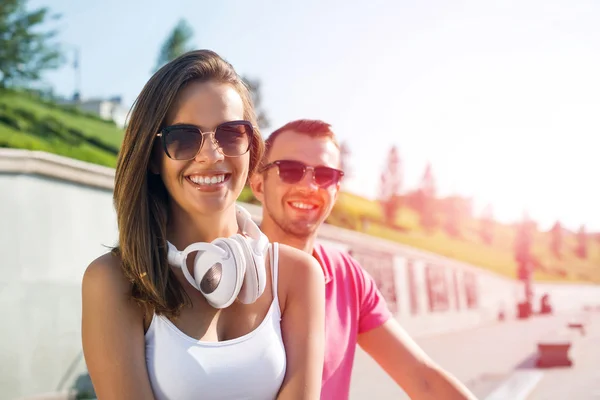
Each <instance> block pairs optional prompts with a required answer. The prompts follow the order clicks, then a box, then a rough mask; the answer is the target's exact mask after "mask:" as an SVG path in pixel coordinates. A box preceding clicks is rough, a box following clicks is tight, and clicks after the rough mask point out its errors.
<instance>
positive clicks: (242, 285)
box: [82, 50, 473, 400]
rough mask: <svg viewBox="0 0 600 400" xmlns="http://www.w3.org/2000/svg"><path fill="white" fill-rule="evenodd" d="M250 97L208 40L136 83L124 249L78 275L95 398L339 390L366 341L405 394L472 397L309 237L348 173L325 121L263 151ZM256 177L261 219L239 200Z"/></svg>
mask: <svg viewBox="0 0 600 400" xmlns="http://www.w3.org/2000/svg"><path fill="white" fill-rule="evenodd" d="M252 107H253V106H252V102H251V98H250V94H249V92H248V90H247V88H246V87H245V86H244V84H243V83H242V81H241V80H240V78H239V76H238V75H237V74H236V72H235V71H234V69H233V67H232V66H231V65H230V64H229V63H227V62H226V61H225V60H223V59H222V58H220V57H219V56H218V55H217V54H215V53H214V52H211V51H206V50H201V51H193V52H189V53H187V54H184V55H182V56H181V57H179V58H177V59H175V60H174V61H172V62H170V63H169V64H167V65H165V66H164V67H163V68H162V69H160V70H159V71H158V72H156V74H155V75H154V76H153V77H152V78H151V79H150V80H149V82H148V83H147V84H146V86H145V87H144V89H143V90H142V92H141V94H140V95H139V97H138V99H137V101H136V104H135V105H134V109H133V112H132V114H131V119H130V122H129V126H128V127H127V130H126V133H125V137H124V140H123V145H122V148H121V152H120V154H119V159H118V164H117V168H116V176H115V189H114V203H115V208H116V213H117V221H118V229H119V242H118V246H117V247H116V248H115V249H114V250H113V251H111V252H110V253H107V254H105V255H103V256H101V257H99V258H98V259H96V260H94V261H93V262H92V263H91V264H90V266H89V267H88V268H87V270H86V272H85V275H84V278H83V282H82V302H83V309H82V339H83V350H84V355H85V360H86V364H87V367H88V370H89V374H90V377H91V379H92V382H93V384H94V387H95V391H96V394H97V396H98V398H99V399H100V400H104V399H110V400H119V399H174V400H184V399H208V400H210V399H261V400H262V399H275V398H276V399H318V398H322V399H346V398H348V393H349V384H350V374H351V369H352V363H353V359H354V353H355V347H356V344H357V343H358V344H360V345H361V346H362V348H363V349H365V350H366V351H367V352H368V353H369V354H370V355H371V356H372V357H373V358H374V359H375V360H376V361H377V362H378V363H379V364H380V365H381V366H382V367H383V368H384V369H385V370H386V372H387V373H388V374H389V375H390V376H391V377H392V378H393V379H394V380H395V381H396V382H397V383H398V384H399V385H400V386H401V387H402V388H403V389H404V390H405V391H406V392H407V394H409V395H410V396H411V397H412V398H415V399H467V398H473V397H472V395H471V394H470V393H469V392H468V391H467V389H465V388H464V386H463V385H462V384H460V383H459V382H458V381H457V380H456V379H454V378H453V377H451V376H450V375H449V374H447V373H446V372H444V371H442V370H441V368H440V367H438V366H437V365H436V364H435V363H433V362H432V361H431V360H430V359H429V358H428V357H427V356H426V355H425V354H424V353H423V352H422V350H420V349H419V348H418V347H417V345H416V344H415V343H414V342H413V341H412V340H411V339H410V338H409V337H408V336H407V335H406V333H404V331H403V330H402V328H401V327H400V326H399V325H398V323H397V322H396V321H395V320H394V319H393V318H392V317H391V315H390V312H389V311H388V309H387V307H386V305H385V302H384V300H383V299H382V297H381V295H380V294H379V292H378V290H377V288H376V287H375V284H374V282H373V280H372V279H371V278H370V277H369V276H368V275H367V274H366V273H365V272H364V271H363V270H362V269H361V267H360V266H359V265H357V263H356V262H355V261H354V260H353V259H352V258H350V257H349V256H348V255H346V254H343V253H341V252H339V251H337V250H332V249H328V248H325V247H323V246H320V245H318V244H315V243H314V241H315V236H316V230H317V228H318V227H319V225H320V224H321V223H323V221H324V219H325V218H326V217H327V216H328V214H329V212H330V211H331V209H332V207H333V204H334V202H335V200H336V197H337V194H338V190H339V184H340V179H341V177H342V175H343V173H342V172H341V171H339V170H338V169H337V168H339V165H340V151H339V148H338V146H337V143H336V140H335V137H334V135H333V133H332V132H331V131H330V129H329V125H327V124H325V123H323V122H320V121H296V122H292V123H290V124H288V125H286V126H284V127H283V128H281V129H279V130H277V131H275V132H274V133H273V134H272V135H271V136H270V137H269V138H268V140H267V143H266V148H265V144H264V143H263V140H262V138H261V136H260V133H259V131H258V129H257V128H256V116H255V113H254V110H253V108H252ZM247 182H250V184H251V187H252V190H253V192H254V194H255V196H256V197H257V198H258V199H259V200H260V201H261V203H262V204H263V220H262V224H261V226H260V230H259V228H258V227H257V226H256V225H254V223H253V222H252V221H251V219H250V217H249V215H248V214H247V212H245V210H243V209H242V208H240V207H238V206H236V200H237V198H238V196H239V195H240V193H241V191H242V188H243V187H244V185H245V184H246V183H247ZM265 235H266V236H265ZM267 238H268V239H267ZM198 250H200V251H198ZM324 293H325V296H324V295H323V294H324Z"/></svg>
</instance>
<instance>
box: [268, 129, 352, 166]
mask: <svg viewBox="0 0 600 400" xmlns="http://www.w3.org/2000/svg"><path fill="white" fill-rule="evenodd" d="M285 131H294V132H297V133H300V134H303V135H306V136H309V137H312V138H316V137H328V138H330V139H331V141H332V142H333V143H334V144H335V145H336V147H337V148H338V149H339V148H340V145H339V143H338V141H337V139H336V137H335V133H333V131H332V130H331V125H330V124H328V123H327V122H325V121H321V120H318V119H297V120H295V121H291V122H288V123H287V124H285V125H283V126H282V127H281V128H279V129H276V130H275V131H273V133H271V134H270V135H269V137H268V138H267V140H265V154H264V157H263V161H264V162H266V160H267V159H268V157H269V153H270V152H271V148H272V147H273V144H274V143H275V139H277V137H278V136H280V135H281V134H282V133H283V132H285Z"/></svg>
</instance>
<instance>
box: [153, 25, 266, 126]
mask: <svg viewBox="0 0 600 400" xmlns="http://www.w3.org/2000/svg"><path fill="white" fill-rule="evenodd" d="M193 36H194V30H193V29H192V27H191V26H190V25H189V24H188V23H187V21H186V20H185V19H180V20H179V22H178V23H177V25H175V27H174V28H173V30H172V31H171V33H170V34H169V36H167V38H166V39H165V41H164V42H163V44H162V46H161V48H160V52H159V53H158V60H157V62H156V67H155V71H158V70H159V69H160V68H161V67H162V66H163V65H165V64H167V63H168V62H170V61H173V60H174V59H176V58H177V57H179V56H180V55H182V54H185V53H187V52H188V51H190V50H192V48H193V46H192V45H191V44H190V41H191V40H192V38H193ZM242 81H244V83H245V84H246V86H247V87H248V90H249V91H250V95H251V96H252V103H253V104H254V110H255V111H256V119H257V122H258V126H259V128H260V129H266V128H268V127H269V126H270V121H269V118H268V117H267V113H266V112H265V110H264V109H263V108H262V93H261V89H260V88H261V82H260V80H258V79H252V78H250V77H242Z"/></svg>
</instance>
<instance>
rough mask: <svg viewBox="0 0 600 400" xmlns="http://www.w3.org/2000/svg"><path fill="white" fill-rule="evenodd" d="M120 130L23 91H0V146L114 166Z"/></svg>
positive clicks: (82, 113)
mask: <svg viewBox="0 0 600 400" xmlns="http://www.w3.org/2000/svg"><path fill="white" fill-rule="evenodd" d="M122 138H123V130H122V129H120V128H118V127H117V126H116V125H115V124H114V123H113V122H111V121H104V120H102V119H101V118H100V117H98V116H96V115H93V114H89V113H85V112H82V111H80V110H78V109H76V108H74V107H67V106H59V105H57V104H54V103H51V102H46V101H42V100H41V99H39V98H37V97H35V96H34V95H30V94H27V93H23V92H16V91H0V147H14V148H21V149H29V150H41V151H47V152H49V153H54V154H59V155H62V156H66V157H70V158H75V159H78V160H82V161H88V162H91V163H94V164H100V165H105V166H108V167H114V166H115V165H116V158H117V153H118V151H119V146H120V144H121V140H122Z"/></svg>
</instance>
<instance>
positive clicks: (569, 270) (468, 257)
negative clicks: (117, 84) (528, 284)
mask: <svg viewBox="0 0 600 400" xmlns="http://www.w3.org/2000/svg"><path fill="white" fill-rule="evenodd" d="M122 138H123V131H122V130H121V129H119V128H117V127H116V126H115V125H114V123H112V122H106V121H103V120H101V119H100V118H99V117H97V116H95V115H92V114H87V113H84V112H81V111H79V110H76V109H73V108H71V107H63V106H59V105H56V104H52V103H48V102H45V101H42V100H40V99H39V98H35V97H33V96H32V95H29V94H25V93H21V92H15V91H0V147H14V148H23V149H30V150H41V151H46V152H49V153H55V154H59V155H62V156H66V157H70V158H75V159H78V160H82V161H87V162H91V163H94V164H100V165H105V166H108V167H113V168H114V167H115V164H116V154H117V152H118V149H119V147H120V145H121V141H122ZM240 201H243V202H250V203H255V202H256V200H255V199H254V197H253V195H252V192H251V191H250V189H249V188H247V187H246V188H244V190H243V191H242V194H241V196H240ZM328 222H329V223H331V224H333V225H338V226H342V227H346V228H350V229H357V230H361V231H363V232H365V233H367V234H370V235H373V236H376V237H381V238H385V239H388V240H393V241H397V242H400V243H404V244H406V245H409V246H413V247H416V248H420V249H423V250H426V251H429V252H432V253H437V254H440V255H443V256H446V257H450V258H454V259H456V260H459V261H463V262H467V263H470V264H473V265H476V266H479V267H482V268H485V269H488V270H490V271H494V272H496V273H499V274H501V275H504V276H507V277H511V278H515V277H516V270H517V265H516V263H515V261H514V259H513V244H514V241H515V235H516V229H515V227H513V226H510V225H502V224H499V223H495V224H494V241H493V243H492V244H491V245H488V244H485V243H483V242H482V241H481V239H480V238H479V235H478V232H477V231H478V224H479V221H478V220H476V219H473V218H464V219H463V221H461V237H460V238H454V237H451V236H449V235H448V234H446V233H445V231H443V230H442V229H439V228H438V229H437V230H434V231H433V232H430V233H427V232H425V231H424V230H423V229H422V228H421V226H420V222H419V215H418V214H417V213H416V212H415V211H414V210H412V209H411V208H408V207H403V208H402V209H401V211H400V213H399V214H398V216H397V218H396V220H395V221H393V222H394V224H391V225H394V226H395V228H391V227H390V224H384V223H383V216H382V213H381V208H380V206H379V204H378V203H377V202H373V201H370V200H368V199H365V198H363V197H360V196H358V195H354V194H351V193H340V196H339V199H338V202H337V204H336V206H335V207H334V210H333V212H332V215H331V217H330V218H329V220H328ZM442 222H443V221H442ZM549 244H550V235H549V234H548V233H546V232H536V233H535V235H534V244H533V253H534V256H535V257H536V258H537V260H538V262H539V266H538V268H537V269H536V271H535V273H534V278H535V279H536V280H544V281H571V282H597V283H600V241H599V240H597V239H592V238H590V239H589V246H588V257H587V259H585V260H582V259H579V258H578V257H576V256H575V254H574V251H573V249H574V248H575V245H576V242H575V236H574V235H573V234H566V236H565V238H564V246H563V254H562V256H561V258H560V259H559V258H557V257H555V256H554V255H553V254H552V253H551V252H550V250H549Z"/></svg>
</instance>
